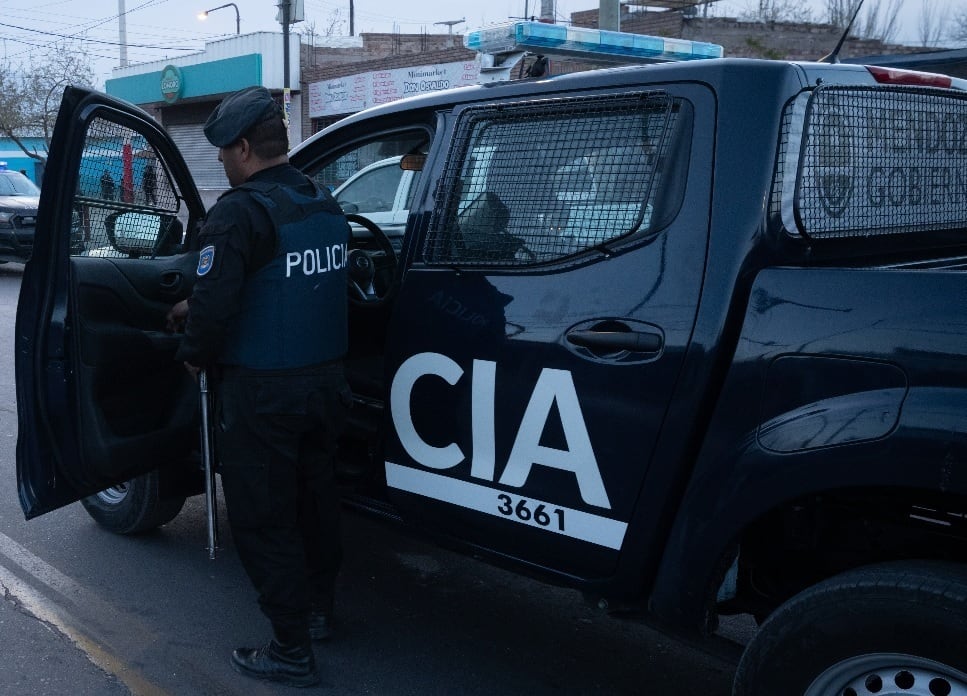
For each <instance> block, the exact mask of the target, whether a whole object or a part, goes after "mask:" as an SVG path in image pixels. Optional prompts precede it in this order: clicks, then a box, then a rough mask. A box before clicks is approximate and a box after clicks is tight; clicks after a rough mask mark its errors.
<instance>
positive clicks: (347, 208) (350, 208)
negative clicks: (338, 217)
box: [339, 201, 359, 215]
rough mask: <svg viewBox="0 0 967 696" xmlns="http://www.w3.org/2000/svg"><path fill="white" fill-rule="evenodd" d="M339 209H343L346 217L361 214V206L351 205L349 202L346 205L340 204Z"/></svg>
mask: <svg viewBox="0 0 967 696" xmlns="http://www.w3.org/2000/svg"><path fill="white" fill-rule="evenodd" d="M339 207H340V208H342V211H343V212H344V213H345V214H346V215H353V214H355V213H358V212H359V206H358V205H356V204H355V203H349V202H348V201H347V202H346V203H340V204H339Z"/></svg>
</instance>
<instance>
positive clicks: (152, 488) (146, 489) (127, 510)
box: [81, 471, 185, 534]
mask: <svg viewBox="0 0 967 696" xmlns="http://www.w3.org/2000/svg"><path fill="white" fill-rule="evenodd" d="M159 490H160V489H159V485H158V472H157V471H151V472H149V473H147V474H144V475H143V476H138V477H137V478H135V479H131V480H130V481H128V482H127V483H122V484H119V485H117V486H112V487H111V488H106V489H104V490H103V491H101V492H99V493H95V494H94V495H91V496H88V497H86V498H84V499H83V500H81V504H82V505H83V506H84V509H85V510H87V514H89V515H90V516H91V517H93V518H94V520H95V521H96V522H97V523H98V524H99V525H101V526H102V527H104V528H105V529H109V530H110V531H112V532H114V533H115V534H138V533H139V532H146V531H149V530H151V529H157V528H158V527H160V526H161V525H163V524H166V523H168V522H170V521H171V520H173V519H174V518H175V517H176V516H177V515H178V513H179V512H181V508H182V507H184V505H185V498H184V497H174V498H161V496H160V494H159Z"/></svg>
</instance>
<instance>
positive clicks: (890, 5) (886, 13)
mask: <svg viewBox="0 0 967 696" xmlns="http://www.w3.org/2000/svg"><path fill="white" fill-rule="evenodd" d="M903 3H904V0H880V1H879V2H874V3H869V4H867V5H866V6H865V7H864V8H863V12H862V13H861V14H860V16H859V18H858V19H857V20H856V21H857V22H858V25H857V29H856V33H857V35H859V36H862V37H863V38H865V39H878V40H879V41H882V42H883V43H895V42H896V38H897V34H898V33H899V31H900V25H899V24H898V22H899V16H900V10H902V9H903Z"/></svg>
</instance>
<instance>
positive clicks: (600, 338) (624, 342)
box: [567, 329, 663, 353]
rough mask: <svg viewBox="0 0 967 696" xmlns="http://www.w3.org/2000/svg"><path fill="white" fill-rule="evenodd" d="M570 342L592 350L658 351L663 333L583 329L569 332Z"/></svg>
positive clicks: (568, 338)
mask: <svg viewBox="0 0 967 696" xmlns="http://www.w3.org/2000/svg"><path fill="white" fill-rule="evenodd" d="M567 340H568V342H569V343H573V344H574V345H576V346H581V347H582V348H588V349H590V350H608V351H618V350H627V351H629V352H632V353H657V352H658V351H660V350H661V348H662V343H663V341H662V337H661V334H659V333H656V332H654V331H594V330H592V329H583V330H577V331H571V332H570V333H568V334H567Z"/></svg>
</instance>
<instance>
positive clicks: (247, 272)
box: [178, 164, 350, 644]
mask: <svg viewBox="0 0 967 696" xmlns="http://www.w3.org/2000/svg"><path fill="white" fill-rule="evenodd" d="M349 235H350V232H349V225H348V223H347V222H346V220H345V217H344V216H343V215H342V212H341V211H340V210H339V208H338V206H337V205H336V203H335V201H333V199H332V197H331V195H329V193H328V192H325V191H322V190H320V189H318V188H317V187H316V186H315V185H314V184H312V182H310V181H309V180H308V179H307V178H306V177H305V176H304V175H303V174H301V173H300V172H299V171H298V170H297V169H295V168H294V167H292V166H290V165H288V164H284V165H279V166H276V167H272V168H269V169H265V170H262V171H260V172H258V173H257V174H255V175H254V176H252V177H251V178H250V179H249V181H247V182H245V183H244V184H242V185H241V186H239V187H236V188H234V189H232V190H231V191H229V192H228V193H226V194H224V195H223V196H222V197H221V198H220V199H219V201H218V203H217V204H216V205H215V206H214V207H213V208H212V210H211V212H210V213H209V216H208V219H207V220H206V223H205V227H204V229H203V230H202V232H201V235H200V247H201V251H200V254H199V265H198V279H197V282H196V285H195V289H194V291H193V294H192V298H191V301H190V308H191V311H190V314H189V320H188V324H187V327H186V333H185V340H184V342H183V344H182V346H181V349H180V351H179V355H178V357H179V359H181V360H184V361H186V362H188V363H190V364H192V365H197V366H212V367H215V368H216V369H215V370H213V372H214V373H215V376H216V390H215V393H216V404H217V406H216V410H217V424H218V432H217V433H216V444H217V447H218V454H219V460H220V465H221V480H222V487H223V490H224V493H225V500H226V503H227V506H228V515H229V522H230V524H231V527H232V536H233V538H234V540H235V543H236V545H237V547H238V552H239V557H240V559H241V560H242V563H243V565H244V566H245V569H246V571H247V572H248V574H249V576H250V577H251V579H252V581H253V583H254V585H255V587H256V589H257V591H258V593H259V604H260V606H261V607H262V610H263V612H264V613H265V614H266V615H267V616H268V618H269V619H270V620H271V622H272V625H273V629H274V631H275V634H276V637H277V638H278V639H279V640H280V641H282V642H284V643H288V644H294V643H302V642H304V641H305V640H307V635H308V621H309V610H310V607H313V606H316V607H319V608H322V609H327V608H328V605H329V604H330V603H331V601H332V586H333V583H334V580H335V576H336V572H337V571H338V567H339V561H340V556H341V550H340V546H339V541H338V512H337V511H338V507H337V500H336V491H335V486H334V480H333V455H334V450H335V445H336V439H337V437H338V435H339V432H340V430H341V428H342V425H343V424H344V422H345V416H346V409H347V408H348V405H349V403H350V394H349V389H348V387H347V386H346V382H345V378H344V376H343V369H342V363H341V358H342V357H343V355H344V354H345V351H346V344H347V329H346V311H347V307H346V270H345V258H346V253H347V251H348V249H347V247H348V243H349Z"/></svg>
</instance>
